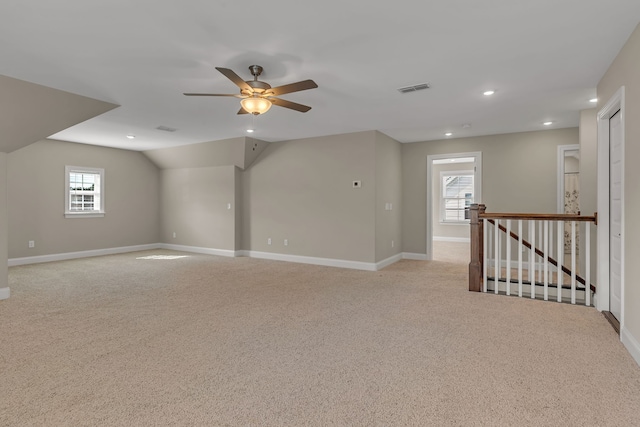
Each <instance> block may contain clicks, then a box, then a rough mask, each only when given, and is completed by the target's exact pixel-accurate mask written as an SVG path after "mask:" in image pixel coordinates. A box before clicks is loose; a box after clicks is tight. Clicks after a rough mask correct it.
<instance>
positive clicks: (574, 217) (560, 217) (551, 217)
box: [478, 212, 598, 225]
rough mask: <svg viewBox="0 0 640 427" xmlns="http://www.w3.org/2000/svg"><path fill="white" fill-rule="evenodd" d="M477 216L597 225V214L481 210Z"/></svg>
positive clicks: (482, 217)
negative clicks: (587, 222) (585, 222)
mask: <svg viewBox="0 0 640 427" xmlns="http://www.w3.org/2000/svg"><path fill="white" fill-rule="evenodd" d="M478 218H480V219H484V218H487V219H489V218H494V219H516V220H518V219H523V220H524V219H531V220H547V221H589V222H593V223H595V224H596V225H597V220H598V216H597V215H596V214H594V215H592V216H582V215H580V214H544V213H542V214H540V213H539V214H532V213H502V212H500V213H490V212H483V213H479V214H478Z"/></svg>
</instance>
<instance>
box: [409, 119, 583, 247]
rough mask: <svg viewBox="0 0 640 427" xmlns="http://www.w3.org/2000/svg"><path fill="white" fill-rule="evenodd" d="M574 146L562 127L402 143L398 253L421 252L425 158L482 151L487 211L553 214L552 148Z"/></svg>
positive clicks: (574, 136) (574, 137)
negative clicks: (401, 241) (401, 201)
mask: <svg viewBox="0 0 640 427" xmlns="http://www.w3.org/2000/svg"><path fill="white" fill-rule="evenodd" d="M577 143H578V129H577V128H567V129H556V130H545V131H537V132H523V133H512V134H503V135H490V136H481V137H474V138H460V139H453V140H440V141H428V142H418V143H413V144H403V145H402V168H403V169H402V189H403V209H402V212H403V219H402V223H403V226H402V230H403V234H402V239H403V251H404V252H410V253H420V254H425V253H426V234H427V232H426V224H427V214H426V209H427V208H426V204H427V202H426V193H427V192H426V188H427V156H428V155H432V154H449V153H464V152H473V151H481V152H482V162H483V164H482V174H483V176H482V202H483V203H485V204H486V205H487V210H489V211H494V212H496V211H498V212H499V211H502V212H539V213H545V212H546V213H555V212H556V203H557V202H556V201H557V194H556V193H557V183H556V180H557V147H558V145H568V144H577ZM505 177H508V179H505Z"/></svg>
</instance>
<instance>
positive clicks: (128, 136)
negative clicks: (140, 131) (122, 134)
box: [127, 135, 136, 139]
mask: <svg viewBox="0 0 640 427" xmlns="http://www.w3.org/2000/svg"><path fill="white" fill-rule="evenodd" d="M135 137H136V136H135V135H127V138H129V139H134V138H135Z"/></svg>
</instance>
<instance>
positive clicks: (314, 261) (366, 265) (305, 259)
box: [0, 243, 427, 299]
mask: <svg viewBox="0 0 640 427" xmlns="http://www.w3.org/2000/svg"><path fill="white" fill-rule="evenodd" d="M153 249H167V250H174V251H180V252H191V253H197V254H205V255H214V256H222V257H231V258H233V257H249V258H258V259H268V260H273V261H284V262H295V263H300V264H311V265H322V266H326V267H337V268H349V269H353V270H364V271H378V270H381V269H383V268H385V267H388V266H389V265H391V264H394V263H396V262H398V261H400V260H403V259H410V260H418V261H426V260H427V255H426V254H417V253H408V252H402V253H398V254H396V255H393V256H391V257H389V258H387V259H384V260H382V261H379V262H375V263H374V262H362V261H349V260H342V259H333V258H319V257H310V256H302V255H288V254H278V253H273V252H259V251H247V250H237V251H234V250H227V249H213V248H203V247H198V246H186V245H172V244H168V243H153V244H149V245H138V246H125V247H120V248H107V249H96V250H89V251H82V252H67V253H61V254H51V255H41V256H33V257H24V258H12V259H9V263H8V264H9V266H10V267H12V266H17V265H26V264H37V263H43V262H51V261H64V260H70V259H77V258H88V257H94V256H102V255H113V254H119V253H127V252H138V251H146V250H153ZM3 289H6V294H7V297H6V298H8V294H9V288H0V299H2V295H3V293H2V291H3Z"/></svg>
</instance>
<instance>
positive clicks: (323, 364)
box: [0, 250, 640, 426]
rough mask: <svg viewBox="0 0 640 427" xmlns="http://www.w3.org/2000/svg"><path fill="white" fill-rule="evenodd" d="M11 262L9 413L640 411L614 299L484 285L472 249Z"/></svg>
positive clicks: (326, 415)
mask: <svg viewBox="0 0 640 427" xmlns="http://www.w3.org/2000/svg"><path fill="white" fill-rule="evenodd" d="M173 254H175V255H189V256H188V257H184V258H175V259H166V257H165V259H138V258H139V257H148V256H151V255H159V256H160V258H163V256H166V255H173ZM9 275H10V276H9V280H10V286H11V298H10V299H8V300H5V301H1V302H0V337H1V341H0V425H1V426H23V425H24V426H93V425H97V426H120V425H122V426H154V425H157V426H164V425H196V426H218V425H224V426H331V425H335V426H406V425H408V426H426V425H434V426H451V425H455V426H467V425H470V426H473V425H492V426H493V425H518V426H520V425H535V426H538V425H565V426H606V425H611V426H632V425H640V368H639V367H638V365H637V364H636V363H635V362H634V361H633V359H632V358H631V356H630V355H629V354H628V353H627V351H626V350H625V349H624V348H623V346H622V344H621V343H620V341H619V339H618V337H617V336H616V335H615V333H614V331H613V329H612V328H611V326H609V324H608V323H607V321H606V320H605V319H604V317H603V316H602V315H601V314H600V313H598V312H597V311H596V310H595V309H593V308H588V307H584V306H571V305H566V304H558V303H552V302H543V301H531V300H529V299H518V298H515V297H505V296H495V295H487V294H478V293H470V292H468V291H467V266H466V265H465V264H462V263H452V262H441V261H432V262H424V261H401V262H398V263H396V264H394V265H392V266H390V267H387V268H386V269H384V270H382V271H379V272H364V271H355V270H345V269H338V268H329V267H320V266H310V265H302V264H292V263H283V262H275V261H266V260H257V259H249V258H235V259H234V258H220V257H214V256H207V255H196V254H184V253H182V254H181V253H177V252H171V251H162V250H158V251H145V252H138V253H129V254H120V255H113V256H106V257H99V258H87V259H82V260H72V261H64V262H55V263H47V264H37V265H30V266H20V267H12V268H10V272H9Z"/></svg>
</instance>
